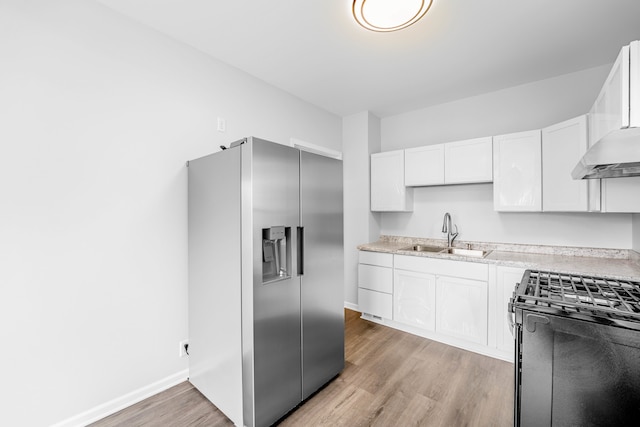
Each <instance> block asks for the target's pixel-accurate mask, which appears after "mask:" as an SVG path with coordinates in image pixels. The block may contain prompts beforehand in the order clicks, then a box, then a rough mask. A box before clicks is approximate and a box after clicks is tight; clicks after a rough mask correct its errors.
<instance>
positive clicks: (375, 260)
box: [359, 251, 393, 267]
mask: <svg viewBox="0 0 640 427" xmlns="http://www.w3.org/2000/svg"><path fill="white" fill-rule="evenodd" d="M359 262H360V264H371V265H379V266H381V267H393V254H387V253H383V252H369V251H360V255H359Z"/></svg>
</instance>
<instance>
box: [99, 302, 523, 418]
mask: <svg viewBox="0 0 640 427" xmlns="http://www.w3.org/2000/svg"><path fill="white" fill-rule="evenodd" d="M345 340H346V341H345V369H344V370H343V372H342V373H341V374H340V375H339V376H338V377H336V378H335V379H334V380H333V381H332V382H330V383H329V384H327V385H326V386H325V387H324V388H322V389H321V390H319V391H318V392H317V393H316V394H314V395H313V396H312V397H311V398H310V399H308V400H307V401H306V402H305V403H304V404H302V405H301V406H300V407H298V408H297V409H296V410H294V411H293V412H291V413H290V414H289V415H288V416H287V417H285V418H284V419H283V420H281V421H280V423H279V424H280V425H281V426H283V427H294V426H296V427H297V426H327V427H329V426H331V427H335V426H345V427H346V426H348V427H359V426H362V427H364V426H380V427H387V426H403V427H404V426H407V427H409V426H428V427H439V426H442V427H450V426H470V427H471V426H492V427H494V426H495V427H501V426H505V427H506V426H510V425H512V423H513V365H512V364H510V363H507V362H503V361H500V360H496V359H492V358H489V357H485V356H482V355H479V354H476V353H472V352H468V351H464V350H460V349H458V348H455V347H451V346H448V345H445V344H442V343H439V342H436V341H431V340H428V339H425V338H422V337H418V336H415V335H411V334H407V333H405V332H401V331H397V330H394V329H391V328H387V327H385V326H382V325H379V324H376V323H372V322H369V321H367V320H364V319H362V318H360V313H358V312H355V311H352V310H345ZM232 425H233V424H232V423H231V421H229V420H228V419H227V418H226V417H225V416H224V414H222V413H221V412H220V411H219V410H218V409H217V408H216V407H215V406H214V405H212V404H211V403H210V402H209V401H208V400H207V399H206V398H205V397H204V396H202V394H200V393H199V392H198V391H197V390H196V389H195V388H194V387H193V386H192V385H191V384H190V383H189V382H184V383H182V384H179V385H177V386H175V387H172V388H171V389H169V390H166V391H164V392H162V393H159V394H157V395H155V396H152V397H150V398H149V399H146V400H144V401H142V402H140V403H138V404H136V405H133V406H131V407H129V408H126V409H124V410H122V411H120V412H118V413H116V414H113V415H111V416H109V417H107V418H105V419H103V420H101V421H98V422H97V423H94V424H93V425H92V426H93V427H114V426H133V427H137V426H140V427H141V426H145V427H148V426H151V427H154V426H211V427H227V426H232Z"/></svg>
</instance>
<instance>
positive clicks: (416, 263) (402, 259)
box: [394, 255, 489, 281]
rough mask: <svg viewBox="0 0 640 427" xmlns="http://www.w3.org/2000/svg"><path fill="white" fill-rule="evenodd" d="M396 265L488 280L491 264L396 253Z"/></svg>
mask: <svg viewBox="0 0 640 427" xmlns="http://www.w3.org/2000/svg"><path fill="white" fill-rule="evenodd" d="M394 267H395V268H398V269H401V270H409V271H418V272H421V273H430V274H436V275H440V276H452V277H461V278H463V279H473V280H483V281H487V280H488V278H489V265H488V264H481V263H478V262H465V261H454V260H449V259H435V258H425V257H419V256H411V255H396V256H395V258H394Z"/></svg>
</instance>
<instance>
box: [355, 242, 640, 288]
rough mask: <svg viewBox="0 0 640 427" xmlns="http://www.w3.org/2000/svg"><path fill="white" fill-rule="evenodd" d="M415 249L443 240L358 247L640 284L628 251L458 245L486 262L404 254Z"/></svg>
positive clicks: (634, 257) (637, 264) (636, 260)
mask: <svg viewBox="0 0 640 427" xmlns="http://www.w3.org/2000/svg"><path fill="white" fill-rule="evenodd" d="M413 245H428V246H438V247H442V248H443V249H444V248H445V247H446V245H447V242H446V241H444V240H441V239H421V238H411V237H399V236H380V240H378V241H376V242H372V243H365V244H362V245H359V246H358V249H359V250H363V251H372V252H386V253H392V254H396V255H412V256H421V257H429V258H440V259H453V260H459V261H460V260H463V261H468V262H479V263H485V264H497V265H504V266H509V267H521V268H531V269H536V270H548V271H557V272H561V273H571V274H583V275H593V276H607V277H613V278H616V279H622V280H636V281H640V254H638V253H637V252H635V251H633V250H627V249H600V248H579V247H570V246H543V245H519V244H504V243H485V242H466V241H456V242H455V243H454V246H455V247H458V248H467V247H468V246H469V245H470V246H471V248H472V249H481V250H484V251H487V252H488V254H487V255H486V256H485V257H483V258H474V257H467V256H460V255H450V254H439V253H434V252H416V251H412V250H404V249H405V248H408V247H410V246H413Z"/></svg>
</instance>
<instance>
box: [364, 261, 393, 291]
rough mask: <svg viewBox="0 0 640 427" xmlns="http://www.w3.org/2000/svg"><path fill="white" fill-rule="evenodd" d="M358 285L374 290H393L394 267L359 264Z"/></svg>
mask: <svg viewBox="0 0 640 427" xmlns="http://www.w3.org/2000/svg"><path fill="white" fill-rule="evenodd" d="M358 287H360V288H366V289H370V290H372V291H378V292H386V293H388V294H390V293H392V292H393V269H392V268H389V267H378V266H377V265H367V264H358Z"/></svg>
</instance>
